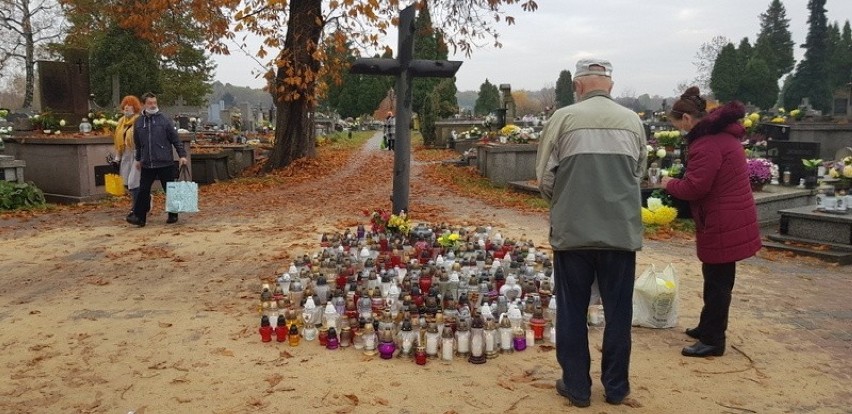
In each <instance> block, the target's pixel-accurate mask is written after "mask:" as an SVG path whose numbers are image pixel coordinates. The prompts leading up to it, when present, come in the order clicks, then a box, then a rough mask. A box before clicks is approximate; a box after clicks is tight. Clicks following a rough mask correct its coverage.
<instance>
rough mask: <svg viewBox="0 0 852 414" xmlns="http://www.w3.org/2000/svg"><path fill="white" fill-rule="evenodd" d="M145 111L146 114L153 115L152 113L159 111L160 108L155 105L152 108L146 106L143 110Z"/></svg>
mask: <svg viewBox="0 0 852 414" xmlns="http://www.w3.org/2000/svg"><path fill="white" fill-rule="evenodd" d="M145 112H147V113H148V115H154V114H156V113H157V112H160V108H157V107H156V106H155V107H153V108H148V109H146V110H145Z"/></svg>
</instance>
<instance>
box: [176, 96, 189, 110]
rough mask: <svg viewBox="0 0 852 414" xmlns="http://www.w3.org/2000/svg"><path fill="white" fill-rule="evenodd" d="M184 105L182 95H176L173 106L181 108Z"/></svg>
mask: <svg viewBox="0 0 852 414" xmlns="http://www.w3.org/2000/svg"><path fill="white" fill-rule="evenodd" d="M184 105H186V101H184V100H183V95H180V96H178V98H177V99H175V106H177V107H179V108H182V107H183V106H184Z"/></svg>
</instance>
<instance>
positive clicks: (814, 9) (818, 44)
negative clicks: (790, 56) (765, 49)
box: [784, 0, 831, 112]
mask: <svg viewBox="0 0 852 414" xmlns="http://www.w3.org/2000/svg"><path fill="white" fill-rule="evenodd" d="M825 2H826V0H809V1H808V10H810V15H809V17H808V36H807V38H806V40H805V44H804V46H803V47H804V48H805V58H804V59H803V60H802V61H801V62H799V65H798V66H797V67H796V73H795V74H794V75H793V79H792V80H791V81H790V85H789V87H788V88H787V90H786V93H785V94H784V105H785V106H787V107H797V106H798V105H799V104H800V103H801V102H802V98H809V100H810V104H811V106H813V107H814V108H816V109H819V110H822V111H823V112H828V111H830V110H831V88H830V83H831V80H830V79H829V76H828V58H829V56H828V52H829V51H828V46H829V45H828V20H827V18H826V16H825V12H826V10H825Z"/></svg>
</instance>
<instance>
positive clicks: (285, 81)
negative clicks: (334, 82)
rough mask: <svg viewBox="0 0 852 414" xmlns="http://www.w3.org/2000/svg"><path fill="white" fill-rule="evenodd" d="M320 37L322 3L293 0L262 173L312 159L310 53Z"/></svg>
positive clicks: (314, 69) (313, 69) (314, 66)
mask: <svg viewBox="0 0 852 414" xmlns="http://www.w3.org/2000/svg"><path fill="white" fill-rule="evenodd" d="M321 33H322V1H321V0H293V1H291V2H290V17H289V21H288V22H287V37H286V39H285V41H284V49H283V50H282V51H281V54H280V56H279V59H280V60H281V61H282V62H283V64H282V65H281V66H280V67H279V68H278V71H277V73H276V76H275V80H274V90H273V91H272V94H273V96H274V97H275V106H276V112H275V114H276V119H275V146H274V147H273V149H272V154H270V156H269V162H268V163H267V164H266V167H265V170H266V171H270V170H273V169H276V168H283V167H286V166H287V165H289V164H290V163H291V162H293V161H294V160H296V159H299V158H302V157H314V156H316V148H315V145H316V137H315V135H314V134H315V133H314V122H313V110H314V108H315V106H316V104H315V102H316V101H315V96H314V95H315V93H316V78H317V73H318V72H319V69H320V62H319V61H318V60H317V59H316V57H315V55H314V52H315V51H316V49H317V44H318V43H319V39H320V34H321Z"/></svg>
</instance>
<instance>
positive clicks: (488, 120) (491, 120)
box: [482, 113, 498, 129]
mask: <svg viewBox="0 0 852 414" xmlns="http://www.w3.org/2000/svg"><path fill="white" fill-rule="evenodd" d="M497 121H498V118H497V115H495V114H494V113H490V114H488V115H486V116H485V119H484V120H483V121H482V126H483V127H485V128H488V129H490V128H491V126H492V125H494V124H496V123H497Z"/></svg>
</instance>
